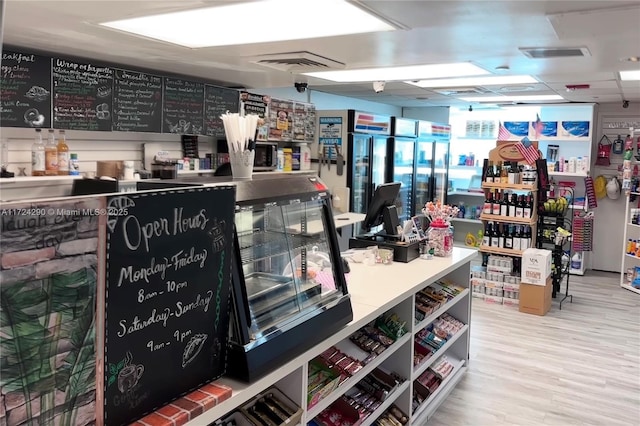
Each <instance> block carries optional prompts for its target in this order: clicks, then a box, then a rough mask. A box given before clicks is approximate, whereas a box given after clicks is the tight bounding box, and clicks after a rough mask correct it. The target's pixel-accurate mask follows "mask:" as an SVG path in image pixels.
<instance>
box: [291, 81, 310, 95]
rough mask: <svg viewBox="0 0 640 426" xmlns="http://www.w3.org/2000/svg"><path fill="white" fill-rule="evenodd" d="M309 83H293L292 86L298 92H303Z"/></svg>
mask: <svg viewBox="0 0 640 426" xmlns="http://www.w3.org/2000/svg"><path fill="white" fill-rule="evenodd" d="M308 86H309V85H308V84H307V83H293V87H295V88H296V90H297V91H298V93H304V92H306V91H307V87H308Z"/></svg>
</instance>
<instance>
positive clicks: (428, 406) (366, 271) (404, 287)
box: [187, 248, 476, 426]
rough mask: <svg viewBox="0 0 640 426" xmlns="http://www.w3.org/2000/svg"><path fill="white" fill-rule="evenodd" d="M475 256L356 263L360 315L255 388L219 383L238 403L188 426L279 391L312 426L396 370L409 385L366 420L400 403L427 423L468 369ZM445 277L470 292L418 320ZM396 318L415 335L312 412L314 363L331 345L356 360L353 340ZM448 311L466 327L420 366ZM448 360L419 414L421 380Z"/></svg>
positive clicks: (353, 280)
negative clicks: (420, 349) (427, 337)
mask: <svg viewBox="0 0 640 426" xmlns="http://www.w3.org/2000/svg"><path fill="white" fill-rule="evenodd" d="M475 255H476V252H475V251H473V250H467V249H459V248H455V249H454V251H453V254H452V256H450V257H447V258H434V259H432V260H420V259H418V260H415V261H413V262H410V263H394V264H392V265H377V266H365V265H362V264H354V265H353V266H352V268H351V273H350V276H349V292H350V294H351V298H352V307H353V316H354V318H353V321H352V322H351V323H349V324H348V325H347V326H346V327H344V328H343V329H341V330H340V331H338V332H337V333H335V334H334V335H332V336H331V337H330V338H328V339H326V340H325V341H324V342H322V343H321V344H319V345H317V346H315V347H314V348H312V349H310V350H309V351H307V352H305V353H303V354H302V355H300V356H298V357H296V358H295V359H293V360H290V361H288V362H285V363H284V364H283V365H282V366H280V367H279V368H278V369H276V370H274V371H272V372H271V373H269V374H267V375H266V376H264V377H261V378H259V379H257V380H255V381H254V382H253V383H250V384H247V383H242V382H237V381H235V380H232V379H228V378H222V379H220V380H218V381H217V383H220V384H223V385H227V386H230V387H231V388H232V389H233V395H232V396H231V398H230V399H228V400H226V401H222V402H220V403H219V404H218V405H216V406H215V407H213V408H211V409H210V410H207V411H205V412H204V413H203V414H201V415H199V416H197V417H195V418H193V419H192V420H191V421H190V422H188V423H187V425H191V426H195V425H206V424H209V423H212V422H214V421H215V420H217V419H219V418H225V417H226V416H227V415H228V414H229V413H231V412H232V411H233V410H234V409H236V408H238V407H240V406H242V405H243V404H244V403H246V402H247V401H249V400H250V399H252V398H253V397H254V395H257V394H258V393H260V392H262V391H264V390H266V389H267V388H269V387H271V386H274V385H275V386H277V387H278V388H279V389H280V390H281V391H283V392H284V393H285V394H286V395H287V396H288V397H289V398H290V399H291V400H292V401H294V402H295V403H296V404H298V405H299V406H300V407H302V409H303V411H304V413H303V416H302V420H301V421H300V424H302V425H306V424H307V423H308V422H309V421H311V420H312V419H313V418H314V417H316V416H317V415H318V414H319V413H320V412H321V411H322V410H324V409H325V408H327V407H328V406H330V405H331V404H332V403H333V402H335V401H336V400H338V398H340V396H342V395H343V394H345V393H346V392H348V391H349V390H350V389H352V388H353V386H355V385H356V384H357V383H358V382H359V381H360V380H362V379H363V378H364V377H366V376H367V375H368V374H370V373H371V371H373V369H374V368H376V367H378V368H382V369H383V370H387V371H390V372H391V371H392V372H395V373H397V374H398V375H400V376H401V377H403V378H405V379H406V380H405V381H404V382H403V383H402V384H401V385H400V386H398V387H397V389H396V390H395V391H393V392H392V393H391V394H390V395H389V396H388V397H387V398H386V399H385V401H384V402H383V404H382V405H381V406H380V407H379V408H378V409H377V410H375V412H373V413H372V414H371V415H370V416H369V417H367V418H366V419H365V421H364V423H363V424H364V425H371V424H372V423H373V422H374V421H375V420H376V418H377V417H379V416H380V415H382V413H383V412H384V410H385V409H386V408H387V407H388V406H389V405H390V404H392V403H393V404H395V405H396V406H397V407H398V408H400V409H401V410H402V411H403V412H404V413H405V414H406V415H407V416H408V418H409V423H408V424H411V425H424V424H426V423H427V421H428V420H429V418H430V417H431V416H432V415H433V413H434V412H435V410H436V409H437V408H438V406H439V405H440V404H441V403H442V402H443V401H444V400H445V399H446V397H447V395H448V394H449V393H450V392H451V391H452V390H453V388H454V387H455V386H456V384H457V383H458V382H459V381H460V380H461V379H462V377H463V375H464V373H465V372H466V370H467V366H468V362H469V341H470V338H469V332H470V328H469V327H470V321H471V293H470V290H469V276H470V271H471V266H470V265H471V261H472V260H473V258H474V257H475ZM398 277H402V279H401V280H398ZM444 278H446V279H449V280H451V281H452V282H454V283H456V284H457V285H459V286H461V287H464V290H463V291H461V292H460V293H459V294H458V295H457V296H456V297H455V298H453V299H451V300H449V301H448V302H447V303H446V304H444V305H442V306H441V307H440V308H438V309H437V310H435V311H434V312H432V313H431V314H430V315H429V316H428V317H427V318H425V319H423V320H420V321H418V320H417V318H416V316H415V302H416V296H415V295H416V293H418V292H419V291H421V290H423V289H424V288H426V287H429V286H431V285H433V284H434V283H435V282H437V281H439V280H441V279H444ZM391 312H393V313H395V314H396V315H397V316H398V317H399V318H400V319H402V320H403V321H406V327H407V329H408V333H407V334H405V335H404V336H403V337H401V338H399V339H397V340H396V341H395V343H393V344H392V345H391V346H389V347H388V348H387V349H386V350H385V351H384V352H382V353H381V354H380V355H379V356H378V357H376V358H374V359H373V360H372V361H370V362H369V363H367V364H366V365H365V366H364V367H363V368H362V369H361V370H360V371H358V372H357V373H356V374H354V375H353V376H352V377H351V378H349V379H347V380H345V381H344V382H343V383H342V384H341V385H340V386H338V387H337V388H336V389H335V390H333V391H332V392H331V393H329V394H328V395H326V396H325V397H324V398H323V399H321V400H320V401H319V402H317V403H316V404H315V405H313V406H312V407H310V408H309V407H308V405H307V385H308V372H309V362H310V361H311V360H312V359H313V358H315V357H317V356H318V355H320V354H321V353H322V352H324V351H325V350H327V349H329V348H330V347H331V346H335V347H337V348H338V349H340V350H341V351H342V352H344V353H347V354H350V355H352V356H355V357H357V356H359V353H358V351H360V349H359V348H358V347H357V346H355V345H354V344H353V343H352V342H351V340H350V339H349V337H350V336H351V335H352V334H354V333H355V332H356V331H358V330H360V329H361V328H362V327H365V326H367V325H369V324H371V323H372V322H373V321H375V320H376V318H378V317H379V316H380V315H383V314H385V313H391ZM445 313H447V314H449V315H451V316H453V317H455V318H456V319H458V320H459V321H461V322H463V323H464V324H465V325H464V326H463V327H462V328H461V329H460V330H459V331H458V332H457V333H456V334H455V335H453V336H451V337H450V338H449V339H448V340H447V341H446V343H445V344H444V345H442V346H441V347H440V349H439V350H437V351H436V352H435V353H434V354H433V355H432V356H431V357H430V358H428V359H427V360H426V361H425V362H424V363H422V364H419V365H417V366H415V367H414V362H413V361H414V346H415V345H416V343H415V342H414V338H415V335H416V334H417V333H419V332H420V330H422V329H423V328H425V327H428V326H429V325H430V324H432V323H433V322H434V321H436V319H438V318H439V317H440V316H441V315H443V314H445ZM442 356H446V357H447V359H448V361H449V362H451V363H452V364H453V365H454V369H453V371H452V372H451V373H450V374H449V375H448V376H447V377H446V378H445V379H444V380H443V381H442V383H441V384H440V386H439V387H438V389H437V390H435V391H434V392H433V393H432V394H431V395H430V396H429V397H428V398H427V399H426V400H425V401H424V402H423V403H422V404H421V405H420V406H419V407H417V408H416V410H415V411H414V412H413V413H412V395H413V391H414V380H416V379H417V378H418V377H419V376H420V375H421V374H422V373H423V372H424V371H426V370H427V369H428V368H429V367H430V366H431V365H433V363H434V362H436V361H437V360H438V359H440V358H441V357H442Z"/></svg>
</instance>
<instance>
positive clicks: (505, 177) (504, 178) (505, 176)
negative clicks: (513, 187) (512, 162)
mask: <svg viewBox="0 0 640 426" xmlns="http://www.w3.org/2000/svg"><path fill="white" fill-rule="evenodd" d="M500 183H502V184H508V183H509V171H508V170H507V163H506V162H505V163H504V164H503V165H502V171H501V172H500Z"/></svg>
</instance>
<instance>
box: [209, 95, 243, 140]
mask: <svg viewBox="0 0 640 426" xmlns="http://www.w3.org/2000/svg"><path fill="white" fill-rule="evenodd" d="M239 103H240V97H239V93H238V91H237V90H234V89H226V88H224V87H216V86H209V85H205V86H204V134H205V135H207V136H214V137H218V138H223V137H225V133H224V125H223V124H222V120H221V119H220V116H221V115H222V114H224V113H226V112H227V111H228V112H238V111H239Z"/></svg>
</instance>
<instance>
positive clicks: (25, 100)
mask: <svg viewBox="0 0 640 426" xmlns="http://www.w3.org/2000/svg"><path fill="white" fill-rule="evenodd" d="M0 126H2V127H34V128H35V127H51V59H50V58H46V57H44V56H38V55H32V54H25V53H18V52H9V51H5V52H2V69H1V71H0Z"/></svg>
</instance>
